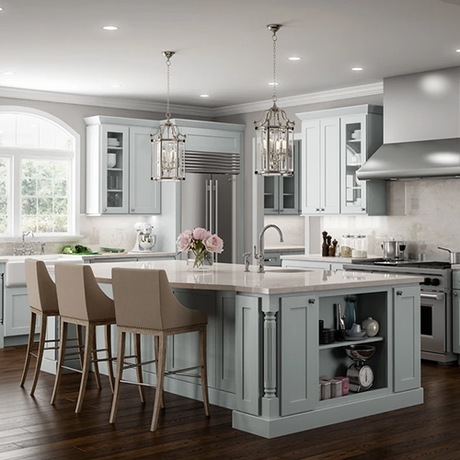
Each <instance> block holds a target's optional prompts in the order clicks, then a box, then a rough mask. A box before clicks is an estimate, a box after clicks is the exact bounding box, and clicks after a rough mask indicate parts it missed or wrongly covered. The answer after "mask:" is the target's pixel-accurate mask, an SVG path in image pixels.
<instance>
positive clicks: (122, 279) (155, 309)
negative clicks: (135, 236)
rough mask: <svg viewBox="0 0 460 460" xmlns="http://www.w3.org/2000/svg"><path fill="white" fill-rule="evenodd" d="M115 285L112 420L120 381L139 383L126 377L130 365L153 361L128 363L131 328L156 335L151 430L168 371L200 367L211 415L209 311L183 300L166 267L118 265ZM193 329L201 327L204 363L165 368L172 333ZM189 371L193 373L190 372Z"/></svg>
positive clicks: (178, 372)
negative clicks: (151, 267)
mask: <svg viewBox="0 0 460 460" xmlns="http://www.w3.org/2000/svg"><path fill="white" fill-rule="evenodd" d="M112 286H113V298H114V301H115V313H116V318H117V327H118V358H117V376H116V379H115V394H114V396H113V400H112V409H111V412H110V420H109V421H110V423H114V422H115V418H116V414H117V408H118V401H119V398H120V383H122V382H123V383H133V384H138V383H135V382H127V381H125V380H122V378H123V370H124V369H127V368H130V367H136V368H140V366H142V365H144V364H148V363H151V362H152V361H149V362H144V363H142V362H141V363H138V364H134V365H128V366H126V367H125V362H124V355H125V342H126V333H127V332H129V333H134V334H148V335H153V336H154V345H155V358H156V359H155V362H156V371H157V388H156V393H155V403H154V408H153V417H152V425H151V427H150V431H155V430H156V429H157V426H158V416H159V413H160V407H163V385H164V376H165V374H180V373H181V372H183V371H189V370H192V369H195V368H200V369H201V373H200V375H193V376H195V377H201V386H202V390H203V402H204V409H205V413H206V416H209V398H208V380H207V372H206V326H207V322H208V321H207V316H206V313H205V312H203V311H199V310H198V311H197V310H190V309H188V308H186V307H184V306H183V305H181V304H180V303H179V301H178V300H177V299H176V297H175V295H174V294H173V292H172V290H171V287H170V285H169V281H168V277H167V275H166V272H165V271H164V270H143V269H136V268H114V269H113V270H112ZM193 331H198V332H199V334H200V338H199V343H200V345H199V348H200V349H199V353H200V365H199V366H196V367H191V368H187V369H179V370H175V371H165V362H166V348H167V347H166V344H167V338H168V336H169V335H174V334H184V333H186V332H193ZM187 375H189V376H190V374H187ZM141 385H145V384H141ZM149 386H150V385H149Z"/></svg>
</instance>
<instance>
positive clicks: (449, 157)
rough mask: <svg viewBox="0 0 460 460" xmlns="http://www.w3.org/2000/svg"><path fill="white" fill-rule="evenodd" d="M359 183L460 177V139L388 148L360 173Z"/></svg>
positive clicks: (410, 143)
mask: <svg viewBox="0 0 460 460" xmlns="http://www.w3.org/2000/svg"><path fill="white" fill-rule="evenodd" d="M357 177H358V179H359V180H370V179H380V180H382V179H383V180H397V179H400V180H401V179H418V178H437V179H441V178H453V177H460V138H454V139H437V140H434V141H418V142H401V143H394V144H384V145H382V147H380V148H379V149H378V150H377V151H376V152H375V153H374V155H372V157H371V158H369V160H368V161H366V163H365V164H364V165H363V166H362V167H361V168H360V169H359V170H358V172H357Z"/></svg>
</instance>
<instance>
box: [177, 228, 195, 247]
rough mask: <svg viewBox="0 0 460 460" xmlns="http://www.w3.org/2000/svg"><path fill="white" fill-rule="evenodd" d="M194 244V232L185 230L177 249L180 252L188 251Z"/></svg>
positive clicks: (179, 238)
mask: <svg viewBox="0 0 460 460" xmlns="http://www.w3.org/2000/svg"><path fill="white" fill-rule="evenodd" d="M191 242H192V232H191V231H190V230H184V231H183V232H182V233H181V234H180V235H179V236H178V237H177V241H176V245H177V249H178V250H179V252H183V251H187V250H188V249H189V248H190V243H191Z"/></svg>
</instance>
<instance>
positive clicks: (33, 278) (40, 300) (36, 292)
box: [20, 259, 59, 395]
mask: <svg viewBox="0 0 460 460" xmlns="http://www.w3.org/2000/svg"><path fill="white" fill-rule="evenodd" d="M25 269H26V285H27V296H28V298H29V305H30V329H29V340H28V343H27V353H26V360H25V362H24V370H23V372H22V377H21V383H20V386H21V387H23V386H24V383H25V381H26V378H27V373H28V371H29V366H30V358H31V357H32V356H34V357H36V358H37V362H36V366H35V373H34V378H33V381H32V387H31V389H30V394H31V395H33V394H34V393H35V388H36V386H37V382H38V377H39V376H40V368H41V365H42V361H43V353H44V352H45V351H46V350H57V349H58V348H59V346H57V345H56V344H57V343H59V340H58V339H56V340H53V339H50V340H47V339H46V327H47V324H48V318H49V317H55V316H59V307H58V301H57V295H56V285H55V284H54V281H53V280H52V279H51V277H50V275H49V273H48V269H47V268H46V265H45V263H44V262H43V260H37V259H26V260H25ZM37 315H38V316H40V317H41V323H40V338H39V341H38V350H37V354H35V352H34V351H33V349H34V345H35V344H36V343H37V342H35V340H34V336H35V326H36V323H37ZM50 342H53V344H54V346H48V344H49V343H50Z"/></svg>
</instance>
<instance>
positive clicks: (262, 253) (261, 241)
mask: <svg viewBox="0 0 460 460" xmlns="http://www.w3.org/2000/svg"><path fill="white" fill-rule="evenodd" d="M271 227H273V228H276V230H278V233H279V235H280V242H281V243H283V242H284V237H283V232H282V231H281V229H280V228H279V227H278V225H275V224H269V225H266V226H265V227H264V228H263V229H262V231H261V232H260V235H259V252H257V248H256V246H254V257H255V259H256V260H258V261H259V268H258V270H257V273H265V268H264V262H265V251H264V236H265V232H266V231H267V230H268V229H269V228H271Z"/></svg>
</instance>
